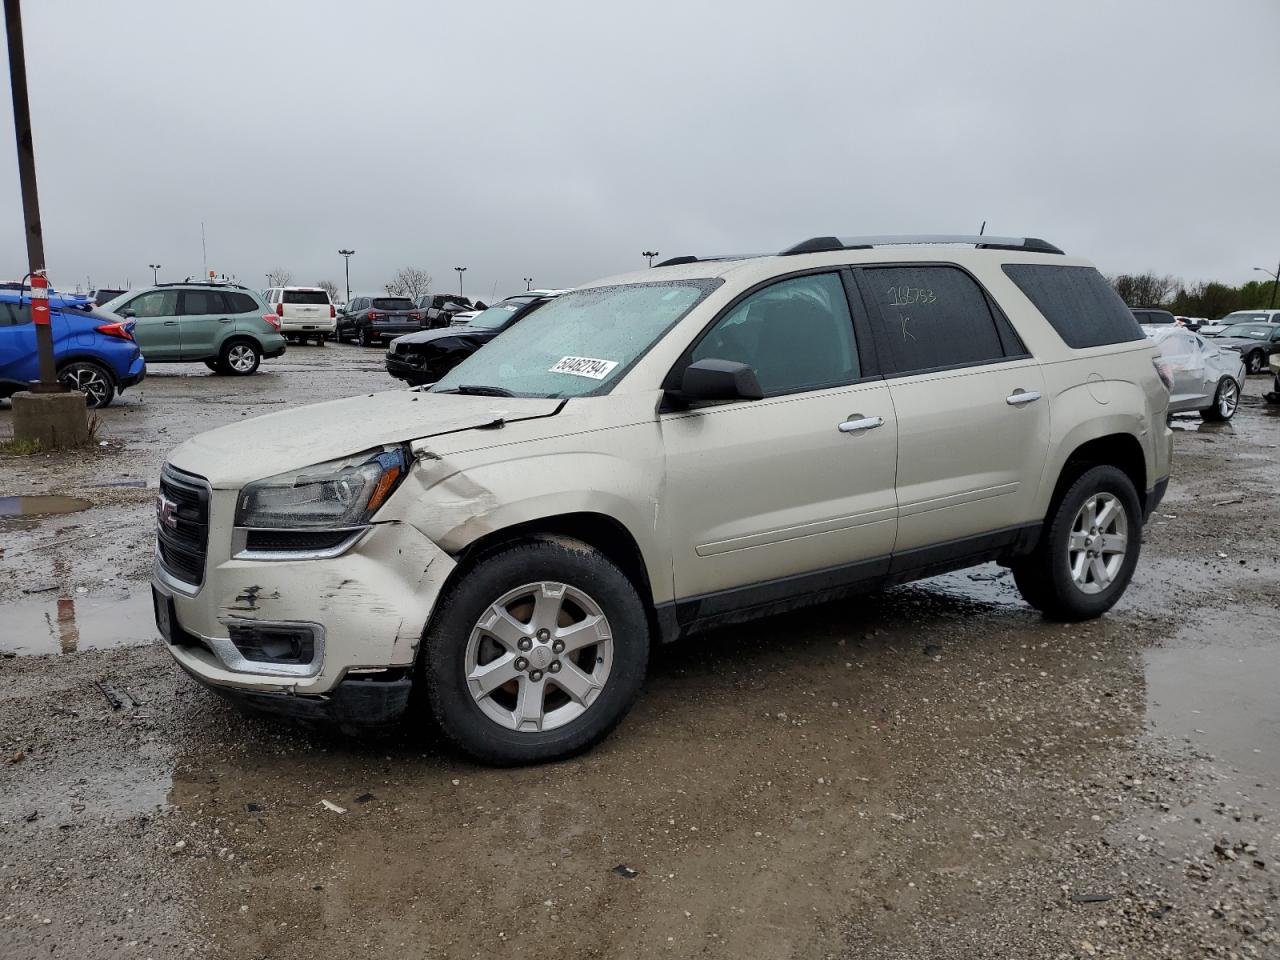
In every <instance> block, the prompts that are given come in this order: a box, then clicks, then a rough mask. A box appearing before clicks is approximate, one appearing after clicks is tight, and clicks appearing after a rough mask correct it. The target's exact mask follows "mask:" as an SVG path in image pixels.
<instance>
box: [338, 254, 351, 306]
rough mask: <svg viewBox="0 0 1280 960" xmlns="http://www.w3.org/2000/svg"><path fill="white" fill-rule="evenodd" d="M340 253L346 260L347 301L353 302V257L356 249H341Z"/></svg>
mask: <svg viewBox="0 0 1280 960" xmlns="http://www.w3.org/2000/svg"><path fill="white" fill-rule="evenodd" d="M338 254H339V256H341V257H343V258H344V259H345V260H346V272H347V301H346V302H347V303H350V302H351V258H352V257H353V256H355V251H354V250H339V251H338Z"/></svg>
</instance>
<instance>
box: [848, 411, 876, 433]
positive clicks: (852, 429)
mask: <svg viewBox="0 0 1280 960" xmlns="http://www.w3.org/2000/svg"><path fill="white" fill-rule="evenodd" d="M881 426H884V418H883V417H861V416H858V415H857V414H856V413H855V414H854V415H853V416H852V417H850V418H849V419H848V420H845V421H844V422H843V423H841V424H840V426H839V427H837V429H838V430H839V431H840V432H841V433H857V432H858V431H859V430H874V429H875V428H876V427H881Z"/></svg>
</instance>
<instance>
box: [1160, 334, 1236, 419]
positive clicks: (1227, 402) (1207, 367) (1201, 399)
mask: <svg viewBox="0 0 1280 960" xmlns="http://www.w3.org/2000/svg"><path fill="white" fill-rule="evenodd" d="M1142 329H1143V331H1144V332H1145V333H1146V335H1147V336H1148V337H1150V338H1151V339H1152V340H1154V341H1155V342H1156V344H1157V345H1158V346H1159V347H1160V363H1161V364H1163V365H1164V367H1165V370H1166V372H1167V373H1168V375H1169V379H1170V381H1171V382H1172V383H1173V386H1172V387H1170V388H1169V413H1171V414H1174V413H1190V412H1198V413H1199V414H1200V416H1201V417H1203V418H1204V419H1205V420H1210V421H1215V422H1218V423H1222V422H1225V421H1227V420H1230V419H1231V418H1232V417H1234V416H1235V414H1236V409H1237V408H1238V407H1239V406H1240V393H1241V391H1242V390H1243V389H1244V376H1245V374H1244V360H1243V359H1242V358H1241V356H1240V354H1239V353H1238V352H1236V351H1235V350H1228V349H1226V348H1225V347H1219V346H1217V345H1216V344H1215V343H1214V342H1213V341H1212V340H1206V339H1205V338H1204V337H1202V336H1200V335H1199V334H1198V333H1193V332H1192V331H1190V330H1188V329H1186V328H1185V327H1176V326H1165V325H1160V326H1156V325H1153V324H1144V325H1143V327H1142Z"/></svg>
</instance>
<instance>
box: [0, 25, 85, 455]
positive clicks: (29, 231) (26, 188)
mask: <svg viewBox="0 0 1280 960" xmlns="http://www.w3.org/2000/svg"><path fill="white" fill-rule="evenodd" d="M4 24H5V38H6V41H7V42H8V45H9V89H10V90H11V92H12V94H13V132H14V139H15V140H16V141H17V147H18V183H19V186H20V189H21V192H22V216H23V222H24V225H25V229H26V235H27V269H28V271H29V272H30V275H31V319H32V320H33V321H34V323H33V324H32V325H33V326H34V327H35V338H36V353H37V355H38V357H39V362H40V381H39V382H38V383H33V384H31V386H30V387H29V388H28V389H27V390H19V391H18V392H17V393H15V394H13V396H12V397H10V402H11V403H12V404H13V439H14V440H27V441H33V442H34V443H36V444H38V445H39V447H41V448H43V449H46V450H56V449H59V448H62V447H79V446H83V445H84V444H87V443H88V442H89V418H88V416H87V415H86V406H85V395H84V394H83V393H81V392H80V391H79V390H70V391H69V390H67V389H66V387H64V386H63V385H62V384H61V383H60V382H59V381H58V370H57V367H56V366H55V365H54V360H53V329H52V327H50V325H49V319H50V318H49V279H48V277H47V276H45V263H44V231H43V229H42V228H41V226H40V197H39V194H38V193H37V192H36V153H35V146H34V142H33V140H32V137H31V103H30V100H29V99H28V97H27V58H26V52H25V50H24V49H23V44H22V11H21V10H20V9H19V0H4ZM18 296H19V299H21V296H22V292H21V291H19V293H18Z"/></svg>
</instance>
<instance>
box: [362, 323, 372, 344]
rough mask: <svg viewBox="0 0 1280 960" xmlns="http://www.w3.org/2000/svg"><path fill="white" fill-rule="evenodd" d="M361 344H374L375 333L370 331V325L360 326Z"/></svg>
mask: <svg viewBox="0 0 1280 960" xmlns="http://www.w3.org/2000/svg"><path fill="white" fill-rule="evenodd" d="M360 346H362V347H372V346H373V334H372V333H370V332H369V328H368V327H361V328H360Z"/></svg>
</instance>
